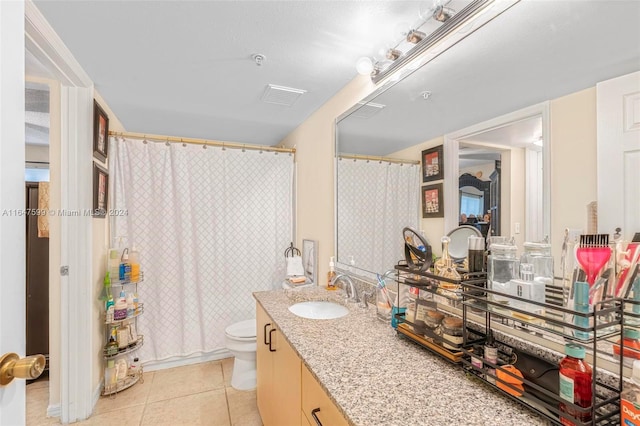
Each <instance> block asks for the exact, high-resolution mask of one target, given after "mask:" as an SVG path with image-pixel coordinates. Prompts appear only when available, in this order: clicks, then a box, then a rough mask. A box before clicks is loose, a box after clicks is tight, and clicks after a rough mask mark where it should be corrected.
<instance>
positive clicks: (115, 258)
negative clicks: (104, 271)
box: [108, 248, 120, 280]
mask: <svg viewBox="0 0 640 426" xmlns="http://www.w3.org/2000/svg"><path fill="white" fill-rule="evenodd" d="M108 268H109V276H110V278H111V279H112V280H117V279H118V275H119V274H120V250H119V249H117V248H111V249H109V265H108Z"/></svg>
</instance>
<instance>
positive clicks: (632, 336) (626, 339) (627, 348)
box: [613, 328, 640, 365]
mask: <svg viewBox="0 0 640 426" xmlns="http://www.w3.org/2000/svg"><path fill="white" fill-rule="evenodd" d="M620 340H622V342H621V341H620ZM620 343H622V347H623V348H624V352H623V353H624V363H625V365H628V364H631V362H632V361H633V360H634V359H640V330H637V329H635V328H625V329H624V334H623V337H622V339H618V341H617V342H616V343H615V344H614V345H613V354H614V357H615V359H620V351H621V348H620Z"/></svg>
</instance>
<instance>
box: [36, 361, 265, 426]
mask: <svg viewBox="0 0 640 426" xmlns="http://www.w3.org/2000/svg"><path fill="white" fill-rule="evenodd" d="M232 370H233V358H226V359H223V360H220V361H211V362H206V363H202V364H194V365H188V366H185V367H177V368H171V369H167V370H160V371H153V372H148V373H144V383H137V384H135V385H134V386H132V387H131V388H129V389H127V390H125V391H123V392H121V393H119V394H117V395H116V396H115V397H101V398H100V399H99V400H98V403H97V404H96V406H95V409H94V412H93V415H92V416H91V417H90V418H89V419H87V420H85V421H82V422H78V423H75V424H77V425H123V424H125V425H127V426H130V425H154V426H157V425H172V426H176V425H194V426H195V425H213V426H218V425H219V426H262V421H261V420H260V415H259V414H258V407H257V405H256V391H255V390H253V391H238V390H235V389H233V388H232V387H231V371H232ZM48 400H49V382H47V381H38V382H35V383H31V384H29V385H28V386H27V426H40V425H52V424H59V421H58V419H57V418H47V417H46V411H47V404H48Z"/></svg>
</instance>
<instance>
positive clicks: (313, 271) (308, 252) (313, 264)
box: [302, 240, 318, 283]
mask: <svg viewBox="0 0 640 426" xmlns="http://www.w3.org/2000/svg"><path fill="white" fill-rule="evenodd" d="M302 266H303V267H304V274H305V275H306V276H307V278H309V280H310V282H311V283H315V282H316V278H317V277H318V242H317V241H314V240H302Z"/></svg>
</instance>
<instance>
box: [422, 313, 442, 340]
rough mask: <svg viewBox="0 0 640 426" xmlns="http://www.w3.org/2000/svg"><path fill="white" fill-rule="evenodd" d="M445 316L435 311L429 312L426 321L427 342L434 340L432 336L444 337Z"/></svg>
mask: <svg viewBox="0 0 640 426" xmlns="http://www.w3.org/2000/svg"><path fill="white" fill-rule="evenodd" d="M443 319H444V314H443V313H442V312H438V311H435V310H431V311H429V312H427V316H426V317H425V319H424V325H425V328H426V330H425V333H424V334H425V337H426V338H427V340H432V336H442V327H441V325H442V320H443Z"/></svg>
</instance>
